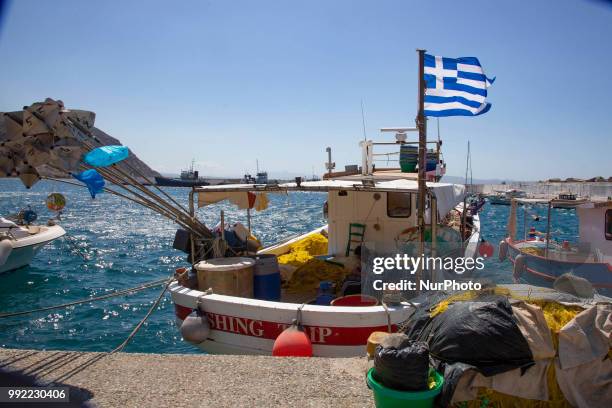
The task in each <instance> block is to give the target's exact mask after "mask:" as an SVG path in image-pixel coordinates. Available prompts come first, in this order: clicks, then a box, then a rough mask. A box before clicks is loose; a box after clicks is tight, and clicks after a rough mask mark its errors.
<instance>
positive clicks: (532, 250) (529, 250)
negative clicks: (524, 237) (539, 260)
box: [521, 247, 544, 256]
mask: <svg viewBox="0 0 612 408" xmlns="http://www.w3.org/2000/svg"><path fill="white" fill-rule="evenodd" d="M521 252H524V253H526V254H529V255H536V256H544V248H540V247H526V248H521Z"/></svg>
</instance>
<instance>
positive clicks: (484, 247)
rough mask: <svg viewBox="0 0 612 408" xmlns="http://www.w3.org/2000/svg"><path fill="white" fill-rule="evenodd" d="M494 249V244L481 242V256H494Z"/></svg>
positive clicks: (479, 251)
mask: <svg viewBox="0 0 612 408" xmlns="http://www.w3.org/2000/svg"><path fill="white" fill-rule="evenodd" d="M494 251H495V249H494V248H493V245H491V244H490V243H488V242H487V241H484V242H481V243H480V246H479V247H478V253H479V254H480V256H482V257H485V258H490V257H492V256H493V252H494Z"/></svg>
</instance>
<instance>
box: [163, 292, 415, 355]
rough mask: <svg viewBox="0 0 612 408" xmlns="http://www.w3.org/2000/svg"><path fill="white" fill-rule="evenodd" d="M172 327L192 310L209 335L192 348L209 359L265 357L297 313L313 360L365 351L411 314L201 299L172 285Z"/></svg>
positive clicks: (198, 294) (230, 298)
mask: <svg viewBox="0 0 612 408" xmlns="http://www.w3.org/2000/svg"><path fill="white" fill-rule="evenodd" d="M169 290H170V293H171V295H172V300H173V302H174V303H175V311H176V316H177V323H178V324H179V326H180V324H182V321H183V319H185V318H186V317H187V316H188V315H189V314H190V313H191V312H192V311H193V310H194V309H196V308H197V303H198V299H199V303H200V304H199V310H200V312H201V313H203V314H205V315H206V318H207V321H208V325H209V327H210V334H209V335H208V339H207V340H206V341H204V342H202V343H200V344H197V346H198V347H199V348H200V349H202V350H204V351H206V352H207V353H214V354H261V355H271V354H272V347H273V345H274V340H275V339H276V337H278V335H279V334H280V333H281V332H282V331H283V330H284V329H286V328H287V327H289V325H291V322H292V321H293V319H295V318H296V317H297V314H298V308H300V307H301V309H302V312H301V316H302V320H301V321H302V325H303V326H304V329H305V330H306V333H307V334H308V336H309V337H310V340H311V342H312V345H313V355H314V356H316V357H354V356H362V355H364V353H365V351H366V344H367V339H368V337H369V335H370V334H371V333H372V332H374V331H387V330H388V327H389V324H391V328H392V329H396V328H397V324H399V323H401V322H403V321H405V320H406V319H407V318H408V317H409V316H410V314H411V313H412V307H411V306H410V305H409V304H407V303H406V304H402V305H401V306H398V307H391V306H389V307H388V312H387V311H385V308H384V307H383V306H369V307H339V306H318V305H308V304H306V305H303V306H302V305H301V304H298V303H286V302H271V301H265V300H258V299H247V298H241V297H235V296H225V295H215V294H205V293H204V292H200V291H197V290H192V289H188V288H185V287H182V286H180V285H179V284H178V283H173V284H172V285H171V286H170V288H169Z"/></svg>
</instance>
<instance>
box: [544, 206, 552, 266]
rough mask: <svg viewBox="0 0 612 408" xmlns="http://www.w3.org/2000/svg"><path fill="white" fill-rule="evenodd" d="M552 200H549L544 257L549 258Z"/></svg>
mask: <svg viewBox="0 0 612 408" xmlns="http://www.w3.org/2000/svg"><path fill="white" fill-rule="evenodd" d="M551 208H552V201H549V202H548V214H547V215H546V251H545V252H544V258H548V248H549V245H550V216H551V213H552V211H551Z"/></svg>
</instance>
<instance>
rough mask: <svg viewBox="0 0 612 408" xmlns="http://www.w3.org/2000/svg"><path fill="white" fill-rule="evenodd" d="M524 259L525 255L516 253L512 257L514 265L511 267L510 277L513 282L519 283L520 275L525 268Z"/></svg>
mask: <svg viewBox="0 0 612 408" xmlns="http://www.w3.org/2000/svg"><path fill="white" fill-rule="evenodd" d="M526 260H527V258H526V257H525V255H517V256H516V258H514V267H513V268H512V279H513V280H514V283H519V282H520V279H521V275H522V274H523V272H525V269H526Z"/></svg>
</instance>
